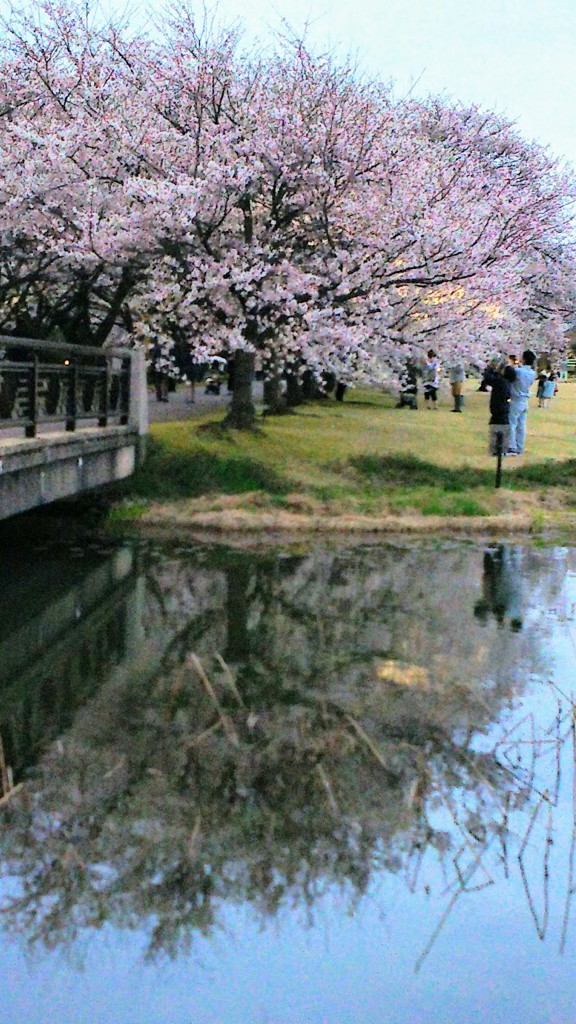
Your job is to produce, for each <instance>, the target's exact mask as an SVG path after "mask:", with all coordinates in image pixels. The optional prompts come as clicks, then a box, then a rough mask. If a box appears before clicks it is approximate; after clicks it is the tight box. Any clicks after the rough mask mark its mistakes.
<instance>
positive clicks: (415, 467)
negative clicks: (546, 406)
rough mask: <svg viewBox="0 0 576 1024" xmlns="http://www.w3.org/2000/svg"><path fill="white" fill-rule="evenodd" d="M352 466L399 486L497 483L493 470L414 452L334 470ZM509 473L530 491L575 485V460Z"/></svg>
mask: <svg viewBox="0 0 576 1024" xmlns="http://www.w3.org/2000/svg"><path fill="white" fill-rule="evenodd" d="M347 466H349V467H350V468H352V469H353V470H354V471H355V472H356V473H359V474H360V475H361V476H363V477H365V478H367V479H370V480H371V482H372V483H388V484H393V485H395V486H398V487H409V486H412V487H421V486H427V487H438V488H441V489H443V490H445V491H465V490H468V489H470V488H474V487H491V486H494V477H495V468H496V463H494V469H475V468H474V467H472V466H461V467H459V468H451V467H447V466H438V465H436V464H435V463H433V462H424V461H423V460H422V459H418V458H417V457H416V456H414V455H358V456H353V457H352V458H350V459H348V460H347V462H346V463H339V464H338V465H337V466H335V467H333V468H335V469H340V470H342V469H344V470H345V469H346V467H347ZM505 473H506V476H507V477H508V478H509V479H510V480H511V481H513V482H514V485H515V486H517V487H519V488H522V489H525V490H530V487H531V486H534V485H538V486H545V487H569V486H574V485H576V460H575V459H568V460H566V461H565V462H553V461H550V462H540V463H535V464H534V465H531V466H516V465H515V466H514V468H512V467H511V466H510V462H507V463H506V464H505Z"/></svg>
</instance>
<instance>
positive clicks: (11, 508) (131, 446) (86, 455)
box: [0, 426, 142, 519]
mask: <svg viewBox="0 0 576 1024" xmlns="http://www.w3.org/2000/svg"><path fill="white" fill-rule="evenodd" d="M141 443H142V439H141V437H140V435H139V433H138V432H137V430H135V429H134V428H133V427H131V426H127V427H104V428H102V427H100V428H98V427H87V428H85V429H83V430H77V431H75V432H74V433H70V434H66V433H63V432H60V433H54V434H52V435H49V434H44V435H43V436H42V437H38V438H33V439H24V438H22V439H21V438H18V439H16V438H6V439H3V440H2V441H1V442H0V519H7V518H8V517H9V516H13V515H17V514H18V513H19V512H25V511H27V510H28V509H31V508H35V507H36V506H38V505H46V504H48V503H49V502H51V501H58V500H59V499H61V498H70V497H72V496H74V495H77V494H82V493H83V492H84V491H89V490H92V489H93V488H95V487H101V486H104V485H106V484H111V483H115V482H116V481H119V480H124V479H125V478H126V477H128V476H130V475H131V473H133V472H134V469H135V467H136V465H137V461H138V458H139V451H140V446H141Z"/></svg>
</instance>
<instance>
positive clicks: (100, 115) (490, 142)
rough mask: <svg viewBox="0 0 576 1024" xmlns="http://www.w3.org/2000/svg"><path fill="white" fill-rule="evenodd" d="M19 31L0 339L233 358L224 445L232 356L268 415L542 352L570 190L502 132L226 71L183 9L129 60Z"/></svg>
mask: <svg viewBox="0 0 576 1024" xmlns="http://www.w3.org/2000/svg"><path fill="white" fill-rule="evenodd" d="M40 10H41V14H40V17H39V19H36V20H34V19H33V18H32V17H31V16H30V14H25V15H23V16H22V17H20V18H19V19H18V18H16V19H13V20H12V22H11V27H10V31H9V32H6V33H5V38H4V41H3V50H2V54H1V59H2V66H3V71H4V80H3V85H2V90H3V91H2V96H1V105H0V115H1V117H0V131H1V132H2V135H3V143H4V144H3V147H2V157H1V161H2V171H3V179H4V186H3V193H2V195H1V197H0V199H1V205H0V229H1V231H2V247H1V249H0V275H1V276H0V316H1V318H2V323H3V324H4V326H5V328H7V329H13V330H14V331H18V332H20V333H22V331H23V329H25V330H26V332H27V333H36V334H43V333H44V334H45V333H47V332H49V331H50V330H51V329H53V328H54V327H58V328H59V329H60V330H61V331H62V332H63V334H64V335H65V336H66V337H68V338H73V339H74V340H78V339H79V338H80V337H82V338H84V339H86V340H88V341H91V342H93V343H94V342H95V343H102V342H103V341H104V340H105V338H106V336H107V335H108V333H109V332H110V330H111V329H112V328H113V326H114V325H115V324H116V325H117V324H118V323H122V324H123V325H124V326H125V327H126V328H127V329H128V330H130V331H131V332H133V334H134V336H135V338H137V339H140V340H141V341H145V342H150V341H151V340H152V339H153V340H154V341H155V342H160V344H161V345H162V346H163V348H164V350H165V357H166V359H169V358H170V353H171V350H172V349H173V347H174V344H175V343H176V344H177V345H178V346H180V347H181V346H183V345H189V346H190V348H191V351H192V353H193V357H194V358H195V359H196V360H197V361H203V360H205V359H207V358H209V357H210V356H211V355H214V354H219V353H222V352H223V353H225V354H227V355H229V356H234V358H235V363H236V375H235V387H234V392H233V401H232V407H231V411H230V417H229V421H230V422H231V424H232V425H234V426H251V425H252V424H253V422H254V415H255V412H254V406H253V404H252V400H251V392H250V379H251V375H252V371H253V367H254V360H255V358H256V357H258V358H259V359H260V361H261V363H262V366H263V369H264V372H265V375H266V377H267V378H268V381H269V387H268V394H269V396H270V400H271V403H272V405H275V404H277V400H278V390H279V380H280V377H281V376H282V374H285V373H289V374H292V376H293V377H294V376H298V375H299V374H301V373H303V372H304V371H305V370H308V371H309V372H312V373H313V374H314V375H315V376H317V377H321V375H322V374H324V373H327V372H328V373H331V374H333V375H335V376H336V377H337V378H339V379H340V380H342V381H343V382H346V383H351V382H361V381H364V382H367V383H371V384H374V383H383V382H388V383H393V382H394V381H395V380H396V379H397V378H398V377H399V376H400V375H401V373H402V370H403V368H404V366H405V364H406V361H407V359H410V360H414V359H418V358H419V357H420V356H421V354H422V353H423V351H425V350H426V349H427V348H428V347H430V345H431V344H432V345H433V346H434V347H435V348H436V349H437V350H438V351H439V353H440V355H441V358H442V359H443V360H445V361H446V362H454V361H465V362H475V363H481V362H483V361H484V360H485V359H486V358H488V357H489V356H490V355H492V354H494V352H497V351H501V350H502V349H509V348H510V346H511V345H514V347H517V344H518V342H519V341H521V339H524V338H528V340H530V342H531V343H532V340H533V339H534V343H535V344H536V341H537V340H538V339H542V342H543V343H544V344H545V347H546V349H547V350H548V351H550V350H554V349H555V348H556V347H558V346H559V344H560V339H561V338H562V325H563V318H564V316H565V311H566V310H569V309H571V308H573V285H572V281H573V280H574V242H573V236H572V222H571V212H572V206H573V201H574V182H573V179H572V178H571V176H570V175H569V174H568V173H566V172H565V171H563V170H562V168H561V167H560V166H559V165H558V164H557V163H556V162H555V161H554V160H553V158H552V157H551V156H550V154H549V153H547V151H545V150H543V149H541V148H540V147H538V146H536V145H534V144H531V143H527V142H525V141H524V140H522V139H521V138H520V137H519V135H518V134H517V133H516V131H515V130H514V128H513V126H512V125H510V124H509V123H507V122H506V121H505V120H503V119H501V118H499V117H497V116H496V115H495V114H492V113H490V112H485V111H482V110H480V109H479V108H475V107H473V108H469V109H466V108H464V107H461V106H460V105H458V104H454V103H449V102H447V101H445V100H438V99H430V100H427V101H414V100H409V101H397V100H394V98H393V96H392V95H391V92H390V90H389V89H388V88H387V87H385V86H383V85H382V84H381V83H379V82H374V81H366V80H364V79H363V78H362V77H361V76H360V74H359V73H358V72H357V69H355V68H354V67H352V66H351V65H348V64H343V65H339V64H337V63H336V62H335V61H334V60H333V59H332V58H331V57H327V56H325V55H314V54H311V53H310V52H309V51H308V50H307V49H306V47H305V46H304V45H303V43H302V42H299V41H294V40H288V41H287V40H284V41H281V42H280V43H279V44H278V47H277V49H276V51H274V52H271V53H265V54H260V55H257V56H254V55H250V54H246V53H244V52H243V51H242V50H241V49H240V47H239V41H238V37H237V34H236V33H235V32H234V31H229V30H221V31H217V32H214V31H211V30H209V29H206V27H205V26H201V27H199V26H198V25H197V23H196V22H195V20H194V18H193V16H192V14H191V13H190V11H189V10H188V9H187V8H186V7H181V8H176V9H175V10H174V11H173V12H172V13H171V16H170V18H168V19H167V20H166V22H165V24H164V25H163V27H162V32H160V33H159V34H157V35H156V36H155V37H154V38H153V39H148V38H146V37H145V36H143V35H142V34H139V35H138V34H135V33H134V32H131V31H129V30H128V28H127V27H126V26H119V25H117V24H114V23H104V22H98V20H97V19H96V20H91V17H90V14H89V13H88V14H86V12H84V11H83V12H80V11H79V9H76V8H74V7H73V6H72V7H62V6H61V5H53V4H52V2H51V0H49V2H48V3H46V4H45V5H44V6H43V7H42V8H41V9H40ZM537 347H541V345H540V346H538V345H537Z"/></svg>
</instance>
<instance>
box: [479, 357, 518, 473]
mask: <svg viewBox="0 0 576 1024" xmlns="http://www.w3.org/2000/svg"><path fill="white" fill-rule="evenodd" d="M515 377H516V370H515V369H514V367H513V366H511V365H510V364H506V365H505V366H500V367H495V366H489V367H488V368H487V370H486V372H485V374H484V379H485V381H486V384H487V385H488V387H489V388H490V421H489V423H490V426H491V427H492V428H496V427H503V428H505V429H503V430H502V431H500V433H501V435H502V437H501V440H500V443H501V445H502V447H503V449H504V451H506V449H507V447H508V433H509V428H508V423H509V419H508V417H509V409H510V398H511V396H512V382H513V381H514V379H515ZM497 434H498V431H497V430H496V429H492V430H491V431H490V454H491V455H497V454H498V451H497Z"/></svg>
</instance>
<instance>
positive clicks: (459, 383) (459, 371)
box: [449, 363, 466, 412]
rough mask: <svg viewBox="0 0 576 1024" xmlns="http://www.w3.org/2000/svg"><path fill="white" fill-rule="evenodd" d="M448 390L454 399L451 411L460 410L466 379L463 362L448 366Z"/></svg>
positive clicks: (462, 403)
mask: <svg viewBox="0 0 576 1024" xmlns="http://www.w3.org/2000/svg"><path fill="white" fill-rule="evenodd" d="M449 373H450V390H451V392H452V397H453V399H454V408H453V409H452V412H462V406H463V405H464V395H463V394H462V392H463V390H464V381H465V380H466V373H465V370H464V364H463V363H454V365H453V366H451V367H450V371H449Z"/></svg>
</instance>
